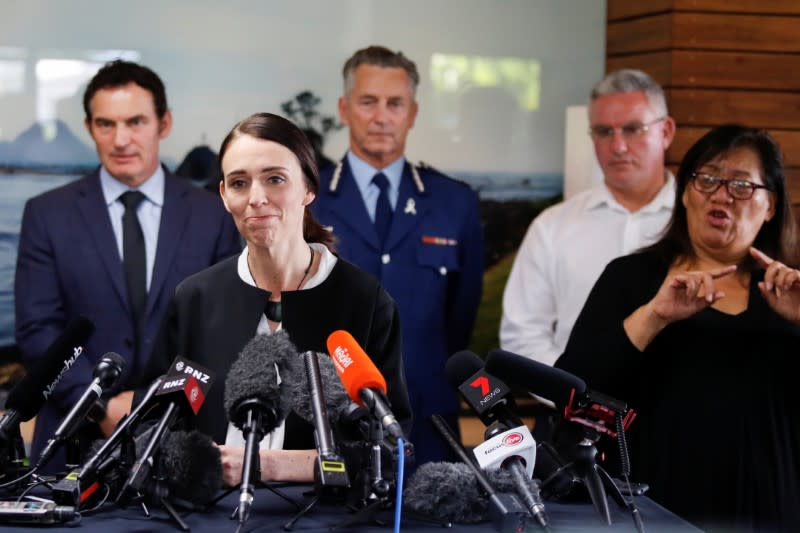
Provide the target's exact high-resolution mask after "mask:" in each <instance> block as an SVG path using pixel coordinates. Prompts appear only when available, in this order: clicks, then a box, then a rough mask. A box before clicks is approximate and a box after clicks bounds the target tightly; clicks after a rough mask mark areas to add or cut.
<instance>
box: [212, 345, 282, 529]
mask: <svg viewBox="0 0 800 533" xmlns="http://www.w3.org/2000/svg"><path fill="white" fill-rule="evenodd" d="M296 359H297V348H295V346H294V344H292V342H291V340H290V339H289V335H288V334H287V333H286V332H285V331H284V330H279V331H276V332H274V333H272V334H271V335H256V336H255V337H254V338H253V339H251V340H250V341H249V342H248V343H247V344H246V345H245V347H244V348H243V349H242V352H241V353H240V354H239V357H238V358H237V359H236V361H234V362H233V364H232V365H231V368H230V370H229V371H228V376H227V377H226V378H225V396H224V404H225V410H226V411H227V413H228V419H229V420H230V421H231V423H232V424H233V425H234V426H236V427H237V428H239V429H240V430H241V431H242V436H243V437H244V440H245V449H244V461H243V464H242V482H241V485H240V496H239V507H238V518H239V524H244V522H245V521H247V518H248V517H249V515H250V507H251V506H252V504H253V492H254V489H255V483H257V482H258V481H260V480H261V460H260V456H259V444H260V442H261V439H263V438H264V435H266V434H267V433H270V432H271V431H273V430H274V429H275V428H276V427H278V426H279V425H280V424H281V422H283V420H284V418H285V417H286V414H287V413H288V411H289V399H288V398H286V394H285V393H284V391H283V385H282V382H281V384H279V383H278V379H279V375H288V373H289V372H290V370H289V366H290V365H291V364H292V361H293V360H296ZM281 379H282V378H281Z"/></svg>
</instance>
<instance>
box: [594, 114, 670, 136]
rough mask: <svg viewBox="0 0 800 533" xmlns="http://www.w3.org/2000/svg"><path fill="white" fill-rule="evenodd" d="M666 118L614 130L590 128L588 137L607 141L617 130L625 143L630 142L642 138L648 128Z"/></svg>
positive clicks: (633, 123)
mask: <svg viewBox="0 0 800 533" xmlns="http://www.w3.org/2000/svg"><path fill="white" fill-rule="evenodd" d="M666 118H667V117H666V116H663V117H658V118H657V119H655V120H651V121H650V122H645V123H642V122H629V123H627V124H624V125H623V126H621V127H619V128H614V127H612V126H603V125H598V126H592V127H591V128H589V135H591V136H592V139H594V140H595V141H607V140H609V139H612V138H613V137H614V132H615V131H617V130H619V131H620V133H621V134H622V138H623V139H625V140H626V141H630V140H633V139H638V138H639V137H642V136H643V135H644V134H645V133H647V132H648V131H650V127H651V126H653V125H654V124H658V123H659V122H661V121H662V120H664V119H666Z"/></svg>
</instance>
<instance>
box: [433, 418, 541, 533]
mask: <svg viewBox="0 0 800 533" xmlns="http://www.w3.org/2000/svg"><path fill="white" fill-rule="evenodd" d="M431 422H433V425H434V427H436V430H437V431H438V432H439V434H440V435H441V436H442V438H443V439H444V440H445V442H447V444H448V445H449V446H450V448H451V449H452V450H453V451H454V452H455V453H456V455H458V457H459V458H460V459H461V461H462V462H463V463H464V464H465V465H466V466H467V467H469V469H470V470H471V471H472V473H473V474H474V475H475V479H476V480H477V482H478V484H479V485H480V487H481V489H483V491H484V492H485V493H486V494H487V495H488V496H489V503H488V514H489V517H490V518H491V520H492V522H493V524H494V527H495V529H496V530H497V531H499V532H500V533H505V532H509V533H511V532H514V533H516V532H523V531H526V530H527V527H528V512H527V511H526V510H525V508H524V507H523V506H522V503H520V501H519V500H518V499H517V497H516V496H515V495H514V494H512V493H498V492H497V491H496V490H495V488H494V487H493V486H492V484H491V482H489V479H488V478H487V477H486V475H485V474H484V473H483V471H482V470H481V469H479V468H478V467H477V466H475V463H473V460H472V459H470V457H469V455H467V452H466V450H464V447H463V446H461V444H460V443H459V442H458V441H457V440H456V437H455V436H454V435H453V432H452V430H451V429H450V427H449V426H448V425H447V423H446V422H445V421H444V419H442V417H441V416H439V415H433V416H431Z"/></svg>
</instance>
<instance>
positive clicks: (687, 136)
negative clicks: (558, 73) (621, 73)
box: [606, 0, 800, 219]
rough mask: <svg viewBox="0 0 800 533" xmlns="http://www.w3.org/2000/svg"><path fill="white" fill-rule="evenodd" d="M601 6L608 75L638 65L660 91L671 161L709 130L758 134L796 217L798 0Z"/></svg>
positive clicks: (799, 206) (668, 0)
mask: <svg viewBox="0 0 800 533" xmlns="http://www.w3.org/2000/svg"><path fill="white" fill-rule="evenodd" d="M607 2H608V3H607V9H608V19H607V24H608V28H607V33H606V72H610V71H612V70H617V69H620V68H638V69H641V70H644V71H645V72H647V73H648V74H650V75H651V76H653V78H654V79H655V80H656V81H658V82H659V83H660V84H661V85H662V86H663V87H664V89H665V90H666V94H667V103H668V105H669V110H670V114H671V115H672V116H673V117H674V118H675V120H676V122H677V123H678V130H677V133H676V137H675V142H674V143H673V144H672V147H671V148H670V149H669V151H668V152H667V163H668V165H669V166H670V167H671V168H675V167H677V165H678V163H679V162H680V160H681V158H682V157H683V154H684V153H686V150H687V149H688V148H689V146H691V145H692V143H694V142H695V141H696V140H697V139H698V138H699V137H700V136H701V135H702V134H703V133H705V132H706V131H708V129H709V128H710V127H713V126H717V125H720V124H724V123H727V122H741V123H743V124H746V125H748V126H754V127H760V128H765V129H767V130H768V131H769V132H770V133H771V134H772V135H773V136H774V137H775V139H776V140H777V141H778V142H779V143H780V145H781V148H782V150H783V153H784V161H785V164H786V167H787V168H786V171H787V172H786V175H787V180H788V182H789V190H790V195H791V198H792V203H793V204H794V205H795V215H800V0H649V1H647V2H643V1H641V0H607ZM798 218H799V219H800V217H798Z"/></svg>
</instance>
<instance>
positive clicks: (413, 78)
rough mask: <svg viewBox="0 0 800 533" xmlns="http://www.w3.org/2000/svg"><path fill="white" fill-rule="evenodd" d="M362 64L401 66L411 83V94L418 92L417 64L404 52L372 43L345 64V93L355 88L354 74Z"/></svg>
mask: <svg viewBox="0 0 800 533" xmlns="http://www.w3.org/2000/svg"><path fill="white" fill-rule="evenodd" d="M361 65H372V66H376V67H382V68H401V69H403V70H405V71H406V74H407V75H408V82H409V85H410V86H411V94H412V95H416V94H417V85H419V72H418V71H417V65H415V64H414V62H413V61H411V60H410V59H408V58H407V57H406V56H404V55H403V52H400V51H398V52H393V51H392V50H389V49H388V48H386V47H384V46H377V45H372V46H368V47H367V48H362V49H361V50H358V51H357V52H356V53H355V54H353V55H352V56H351V57H350V59H348V60H347V62H346V63H345V64H344V67H343V68H342V77H343V78H344V94H345V95H347V93H348V92H350V89H352V88H353V76H355V72H356V69H357V68H358V67H359V66H361Z"/></svg>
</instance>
